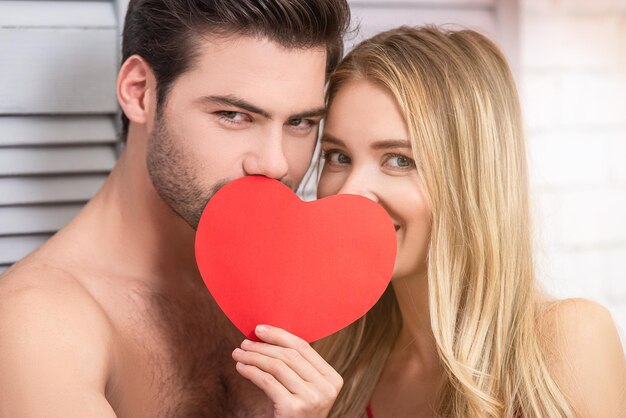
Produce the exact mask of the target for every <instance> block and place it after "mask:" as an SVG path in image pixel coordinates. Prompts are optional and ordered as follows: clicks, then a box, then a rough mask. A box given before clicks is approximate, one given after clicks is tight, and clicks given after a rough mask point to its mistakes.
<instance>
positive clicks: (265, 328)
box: [256, 325, 269, 334]
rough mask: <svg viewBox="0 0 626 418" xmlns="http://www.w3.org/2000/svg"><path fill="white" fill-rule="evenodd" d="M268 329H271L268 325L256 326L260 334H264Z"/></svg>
mask: <svg viewBox="0 0 626 418" xmlns="http://www.w3.org/2000/svg"><path fill="white" fill-rule="evenodd" d="M267 331H269V328H268V327H267V326H265V325H258V326H257V327H256V332H257V333H259V334H262V333H264V332H267Z"/></svg>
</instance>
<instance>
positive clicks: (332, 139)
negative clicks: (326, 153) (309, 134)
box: [320, 133, 346, 147]
mask: <svg viewBox="0 0 626 418" xmlns="http://www.w3.org/2000/svg"><path fill="white" fill-rule="evenodd" d="M320 142H321V143H322V144H323V143H328V144H335V145H339V146H340V147H345V146H346V144H344V142H343V141H342V140H341V139H339V138H336V137H334V136H332V135H331V134H329V133H323V134H322V138H321V139H320Z"/></svg>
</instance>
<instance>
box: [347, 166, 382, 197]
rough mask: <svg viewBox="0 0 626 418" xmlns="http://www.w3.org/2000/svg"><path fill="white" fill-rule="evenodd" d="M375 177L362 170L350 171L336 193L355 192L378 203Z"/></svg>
mask: <svg viewBox="0 0 626 418" xmlns="http://www.w3.org/2000/svg"><path fill="white" fill-rule="evenodd" d="M375 187H376V186H375V179H373V178H371V176H369V175H368V174H367V173H366V172H364V171H352V172H351V173H350V175H349V176H348V178H347V179H346V182H345V183H344V184H343V185H342V186H341V188H340V189H339V192H338V193H337V194H355V195H359V196H363V197H367V198H368V199H370V200H373V201H374V202H376V203H379V199H378V194H377V193H376V190H375Z"/></svg>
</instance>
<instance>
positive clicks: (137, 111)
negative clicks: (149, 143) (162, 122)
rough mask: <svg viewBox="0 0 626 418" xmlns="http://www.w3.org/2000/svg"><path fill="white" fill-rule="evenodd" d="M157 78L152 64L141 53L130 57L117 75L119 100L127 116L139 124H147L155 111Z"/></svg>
mask: <svg viewBox="0 0 626 418" xmlns="http://www.w3.org/2000/svg"><path fill="white" fill-rule="evenodd" d="M155 90H156V80H155V78H154V75H153V73H152V68H151V67H150V65H149V64H148V63H147V62H146V60H144V59H143V58H142V57H140V56H139V55H133V56H131V57H129V58H128V59H127V60H126V61H125V62H124V64H123V65H122V68H121V69H120V72H119V74H118V76H117V101H118V102H119V104H120V106H121V108H122V111H123V112H124V114H125V115H126V117H127V118H128V119H129V120H130V121H131V122H135V123H138V124H146V123H147V122H148V121H149V120H150V118H149V115H150V112H153V111H154V110H155V109H156V107H155V106H154V105H155V103H154V101H155V100H156V98H155V93H156V92H155Z"/></svg>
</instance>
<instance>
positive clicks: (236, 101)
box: [198, 95, 272, 119]
mask: <svg viewBox="0 0 626 418" xmlns="http://www.w3.org/2000/svg"><path fill="white" fill-rule="evenodd" d="M198 101H199V102H201V103H216V104H222V105H226V106H234V107H238V108H240V109H243V110H247V111H248V112H250V113H256V114H257V115H261V116H263V117H264V118H267V119H272V115H270V114H269V113H268V112H266V111H265V110H263V109H261V108H260V107H258V106H255V105H253V104H251V103H248V102H246V101H245V100H244V99H242V98H241V97H237V96H233V95H227V96H203V97H201V98H200V99H199V100H198Z"/></svg>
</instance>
